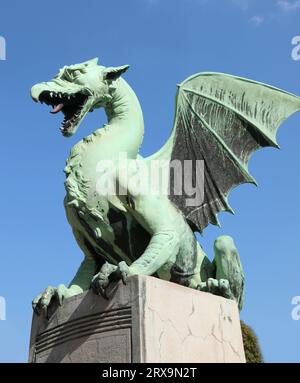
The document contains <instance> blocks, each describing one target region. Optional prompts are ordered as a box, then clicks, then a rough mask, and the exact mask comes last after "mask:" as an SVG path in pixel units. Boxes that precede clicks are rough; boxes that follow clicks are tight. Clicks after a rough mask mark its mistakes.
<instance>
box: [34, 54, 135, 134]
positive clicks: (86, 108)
mask: <svg viewBox="0 0 300 383" xmlns="http://www.w3.org/2000/svg"><path fill="white" fill-rule="evenodd" d="M128 68H129V66H128V65H124V66H120V67H104V66H100V65H98V59H93V60H89V61H86V62H83V63H80V64H75V65H71V66H64V67H63V68H62V69H60V71H59V73H58V74H57V75H56V76H54V78H53V79H52V80H50V81H48V82H42V83H39V84H36V85H34V86H33V87H32V88H31V97H32V98H33V100H34V101H36V102H40V103H46V104H47V105H52V107H53V109H52V111H51V113H58V112H60V111H61V112H62V113H63V114H64V120H63V122H62V125H61V128H60V130H61V132H62V134H63V136H65V137H70V136H72V135H73V134H74V133H75V132H76V131H77V129H78V127H79V125H80V124H81V122H82V120H83V119H84V117H85V116H86V114H87V113H88V112H91V111H93V110H94V109H95V108H101V107H105V106H106V105H107V104H108V103H109V102H110V101H111V99H112V91H113V90H114V89H115V85H114V80H116V79H117V78H118V77H119V76H120V75H121V74H122V73H124V72H125V71H126V70H127V69H128Z"/></svg>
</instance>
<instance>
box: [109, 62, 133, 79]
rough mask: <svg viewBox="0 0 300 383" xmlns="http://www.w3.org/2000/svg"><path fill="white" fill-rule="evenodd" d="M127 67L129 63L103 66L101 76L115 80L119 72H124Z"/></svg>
mask: <svg viewBox="0 0 300 383" xmlns="http://www.w3.org/2000/svg"><path fill="white" fill-rule="evenodd" d="M128 68H129V65H122V66H117V67H108V68H105V69H104V71H103V78H104V80H116V79H117V78H119V77H120V76H121V74H123V73H124V72H126V71H127V69H128Z"/></svg>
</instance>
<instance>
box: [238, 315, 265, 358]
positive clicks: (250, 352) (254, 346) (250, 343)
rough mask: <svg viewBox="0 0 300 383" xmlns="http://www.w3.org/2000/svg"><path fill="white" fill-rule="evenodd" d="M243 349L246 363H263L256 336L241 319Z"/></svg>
mask: <svg viewBox="0 0 300 383" xmlns="http://www.w3.org/2000/svg"><path fill="white" fill-rule="evenodd" d="M241 328H242V335H243V343H244V350H245V356H246V362H247V363H263V356H262V352H261V349H260V346H259V342H258V339H257V336H256V335H255V333H254V331H253V330H252V328H251V327H249V326H247V325H246V324H245V323H244V322H243V321H241Z"/></svg>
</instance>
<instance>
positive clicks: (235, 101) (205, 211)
mask: <svg viewBox="0 0 300 383" xmlns="http://www.w3.org/2000/svg"><path fill="white" fill-rule="evenodd" d="M297 110H300V98H298V97H296V96H294V95H292V94H290V93H287V92H284V91H282V90H280V89H277V88H274V87H271V86H268V85H265V84H262V83H258V82H255V81H251V80H248V79H244V78H240V77H234V76H230V75H226V74H222V73H200V74H196V75H194V76H191V77H189V78H188V79H186V80H185V81H183V82H182V83H181V84H179V85H178V91H177V95H176V113H175V121H174V127H173V131H172V134H171V136H170V138H169V139H168V141H167V142H166V144H165V145H164V146H163V147H162V148H161V149H160V150H159V151H158V152H157V153H155V154H154V155H152V156H150V157H148V158H147V160H153V159H154V160H159V159H164V160H165V159H168V160H170V161H173V160H177V162H178V161H180V163H181V165H182V169H184V165H183V164H184V161H186V160H189V161H190V162H189V163H190V164H192V165H193V166H192V167H190V168H189V169H192V170H188V171H185V172H183V173H182V174H181V177H182V180H183V182H185V183H186V182H188V183H190V184H191V185H193V186H194V187H195V188H196V189H197V188H198V189H201V188H202V197H201V198H200V199H199V202H198V203H196V204H191V203H190V202H189V203H188V202H187V201H190V198H191V195H190V192H189V190H191V189H189V190H188V191H186V190H185V188H183V192H182V193H178V192H176V193H175V192H174V182H175V181H174V179H175V178H176V177H175V175H174V174H173V176H172V174H171V173H172V172H171V171H170V172H169V186H170V188H169V190H170V192H169V199H170V200H171V201H172V202H173V204H175V206H177V208H179V209H180V210H181V211H182V213H183V214H184V216H185V217H186V219H187V221H188V223H189V224H190V226H191V227H192V229H193V230H194V231H199V232H202V231H203V229H204V228H205V227H206V226H207V225H208V224H209V223H212V224H214V225H219V221H218V217H217V214H218V213H219V212H221V211H229V212H232V209H231V208H230V206H229V204H228V200H227V197H228V194H229V191H230V190H231V189H232V188H233V187H235V186H237V185H240V184H242V183H254V184H256V182H255V180H254V178H252V176H251V175H250V174H249V171H248V162H249V159H250V157H251V155H252V153H253V152H254V151H255V150H257V149H260V148H262V147H267V146H273V147H277V148H278V144H277V142H276V132H277V129H278V128H279V126H280V125H281V123H282V122H283V121H284V120H285V119H286V118H288V117H289V116H290V115H291V114H293V113H294V112H296V111H297ZM197 160H202V161H203V162H202V164H204V171H202V177H201V176H200V177H198V175H199V174H198V175H197V171H199V169H200V168H199V167H198V166H197V162H196V161H197ZM185 163H188V162H185ZM184 173H185V174H184ZM198 173H199V172H198ZM175 189H176V188H175ZM196 200H197V199H196Z"/></svg>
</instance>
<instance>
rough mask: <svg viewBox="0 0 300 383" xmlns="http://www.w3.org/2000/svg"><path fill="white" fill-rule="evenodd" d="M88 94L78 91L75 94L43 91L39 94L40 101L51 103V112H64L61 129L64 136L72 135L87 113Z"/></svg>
mask: <svg viewBox="0 0 300 383" xmlns="http://www.w3.org/2000/svg"><path fill="white" fill-rule="evenodd" d="M87 100H88V96H86V95H84V94H82V93H80V92H77V93H73V94H68V93H63V92H50V91H43V92H42V93H41V94H40V95H39V101H40V102H41V103H42V104H43V103H45V104H47V105H51V106H52V108H53V109H52V110H51V111H50V113H52V114H56V113H58V112H62V113H63V114H64V120H63V121H62V123H61V127H60V130H61V132H62V134H63V135H64V136H71V135H72V134H73V131H74V129H75V127H76V126H77V125H78V123H79V122H80V120H81V119H82V117H83V115H84V114H85V111H84V109H85V108H84V106H85V104H86V103H87Z"/></svg>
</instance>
